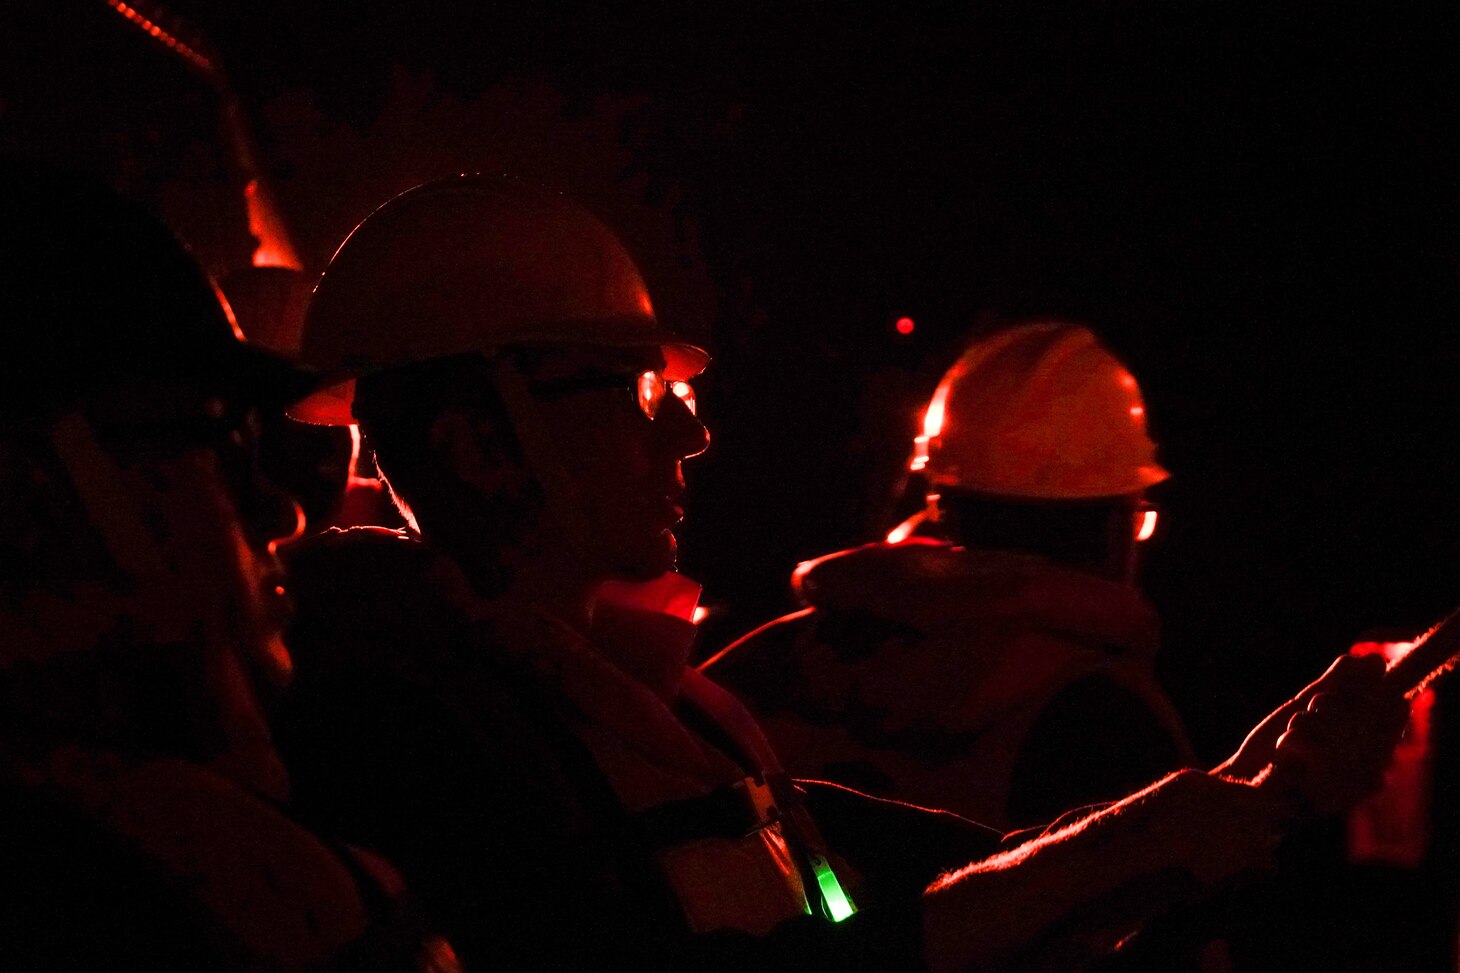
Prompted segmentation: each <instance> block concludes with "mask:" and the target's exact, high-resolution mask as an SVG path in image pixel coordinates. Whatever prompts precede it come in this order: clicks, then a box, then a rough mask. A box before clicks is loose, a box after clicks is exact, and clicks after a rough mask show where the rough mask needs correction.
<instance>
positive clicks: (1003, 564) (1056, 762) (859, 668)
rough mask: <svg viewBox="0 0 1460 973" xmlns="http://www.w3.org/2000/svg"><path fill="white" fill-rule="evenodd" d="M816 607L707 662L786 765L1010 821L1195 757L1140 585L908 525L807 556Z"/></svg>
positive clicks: (1039, 817)
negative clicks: (1161, 675) (860, 543)
mask: <svg viewBox="0 0 1460 973" xmlns="http://www.w3.org/2000/svg"><path fill="white" fill-rule="evenodd" d="M792 583H793V586H794V588H795V590H796V592H797V594H798V596H799V597H800V598H801V599H802V601H803V602H805V603H806V604H807V605H808V607H807V608H806V609H804V610H802V611H800V612H797V613H795V614H792V615H788V616H786V617H784V618H780V619H777V620H775V621H773V622H770V623H768V624H767V625H764V626H762V627H761V628H759V629H757V630H756V631H754V632H751V633H750V634H749V635H747V636H745V637H744V638H742V639H740V640H739V641H737V642H736V643H734V644H732V645H731V646H730V647H728V648H727V649H725V650H724V651H722V652H721V653H719V654H718V655H717V656H715V657H714V658H712V659H711V660H709V661H708V662H706V663H705V664H704V665H703V666H702V669H703V670H704V671H705V672H706V673H707V674H708V675H710V676H711V678H713V679H715V680H716V681H718V682H720V683H721V684H723V685H725V686H727V687H728V688H730V689H731V690H732V691H733V692H736V693H737V694H739V695H740V696H741V698H742V699H743V700H744V701H745V702H746V703H747V704H748V705H750V706H751V708H752V709H753V710H754V711H755V712H756V713H757V715H758V716H759V717H760V719H761V723H762V726H763V728H764V729H765V731H766V733H767V735H768V736H769V737H770V738H771V740H772V743H773V744H774V745H775V747H776V749H777V752H778V753H780V754H781V757H782V759H783V760H784V761H785V763H786V766H787V767H788V768H790V770H791V772H792V773H794V774H796V775H798V776H810V777H824V778H826V779H830V780H836V781H839V782H841V783H845V784H849V785H851V786H854V787H859V788H861V789H864V790H867V791H870V792H871V793H874V794H879V795H882V796H886V797H891V798H895V799H898V800H902V801H907V802H910V803H913V804H917V805H922V806H926V807H939V808H947V809H949V810H952V811H954V812H956V813H958V814H962V815H965V816H968V817H971V818H974V819H975V820H978V821H980V822H983V823H985V824H989V825H992V826H994V827H996V828H1001V829H1013V828H1019V827H1026V826H1029V825H1033V824H1036V823H1038V822H1041V821H1045V820H1048V819H1049V818H1051V817H1053V816H1055V815H1057V814H1059V813H1060V812H1062V811H1065V810H1068V809H1069V808H1071V807H1074V806H1078V805H1081V804H1088V803H1093V802H1097V801H1103V800H1109V799H1114V798H1118V797H1120V796H1121V795H1122V794H1125V793H1129V792H1130V791H1131V790H1134V789H1136V788H1139V787H1141V786H1143V785H1145V784H1149V783H1151V782H1152V781H1154V780H1155V779H1156V778H1158V777H1159V776H1161V775H1162V774H1163V773H1165V772H1167V771H1170V770H1173V769H1175V768H1177V767H1179V766H1182V765H1184V764H1189V763H1190V761H1191V759H1192V755H1191V751H1190V746H1189V744H1188V742H1187V739H1186V735H1185V733H1184V731H1183V729H1182V726H1181V721H1180V719H1179V717H1178V716H1177V714H1176V712H1175V710H1174V708H1173V707H1172V705H1171V703H1170V701H1169V699H1168V698H1167V697H1166V695H1165V693H1164V692H1163V691H1162V690H1161V688H1160V686H1159V685H1158V684H1157V683H1156V680H1155V677H1154V675H1153V672H1152V664H1153V659H1154V656H1155V651H1156V647H1157V621H1156V616H1155V612H1154V610H1153V608H1152V607H1151V605H1150V604H1149V602H1147V601H1146V600H1145V598H1144V597H1142V596H1141V594H1140V593H1139V592H1138V591H1137V590H1136V589H1134V588H1132V587H1130V586H1127V585H1122V584H1118V583H1116V582H1113V581H1109V580H1106V579H1103V578H1100V577H1097V576H1095V575H1092V574H1088V573H1085V572H1081V571H1076V570H1071V569H1067V568H1062V567H1058V566H1055V565H1052V564H1050V563H1049V562H1047V561H1045V560H1043V559H1041V558H1039V557H1036V556H1033V555H1027V554H1022V553H1015V552H1007V551H987V550H969V549H964V548H957V547H951V546H949V545H946V544H941V543H933V542H928V541H922V540H914V541H910V542H905V543H901V544H870V545H867V546H864V547H859V548H855V549H852V550H848V551H842V552H838V553H836V554H831V555H828V556H826V557H822V558H818V559H816V560H814V561H809V562H806V563H804V564H802V565H801V566H800V567H798V568H797V570H796V572H795V574H794V576H793V581H792Z"/></svg>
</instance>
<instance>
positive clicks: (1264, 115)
mask: <svg viewBox="0 0 1460 973" xmlns="http://www.w3.org/2000/svg"><path fill="white" fill-rule="evenodd" d="M25 6H26V8H27V9H22V10H14V9H12V10H10V11H8V12H7V14H6V20H7V29H6V31H5V34H6V36H5V40H4V41H3V43H4V45H5V47H6V48H13V50H10V51H8V52H7V53H6V56H5V57H4V63H3V65H0V85H3V87H0V148H3V149H5V150H8V151H17V152H22V153H25V154H32V155H42V156H46V157H49V158H55V159H59V160H62V161H65V162H68V163H69V164H71V165H73V166H78V167H82V168H89V169H92V170H95V171H98V172H100V173H102V174H103V175H105V176H106V177H107V178H109V179H110V180H112V181H113V182H115V183H117V184H118V185H120V186H122V187H123V188H125V189H126V190H128V191H129V192H132V193H133V194H135V195H138V196H141V197H143V198H144V199H147V200H148V201H149V202H151V203H152V204H153V205H154V206H156V207H157V208H158V209H159V210H160V211H161V212H163V213H164V214H165V215H166V216H167V217H168V218H169V219H170V220H171V222H172V223H173V225H174V226H175V227H176V228H177V229H178V230H179V232H181V233H182V234H183V235H184V236H185V237H186V238H188V239H189V240H190V241H191V242H192V244H193V246H194V247H195V249H196V250H197V252H198V253H199V255H200V256H201V257H202V258H203V259H204V260H205V262H207V263H208V265H209V266H210V267H211V268H212V269H213V270H214V272H215V273H220V274H221V273H225V272H226V271H227V270H229V269H232V268H234V267H237V266H239V265H241V264H242V263H243V262H245V261H246V259H247V252H248V241H247V238H246V236H245V235H244V234H245V230H244V224H243V217H242V209H241V205H240V204H239V202H238V199H239V197H238V188H239V187H238V184H237V178H236V173H233V172H232V171H231V170H230V167H229V164H228V154H227V152H226V151H225V150H224V148H223V147H222V145H221V140H220V138H219V136H218V122H217V102H216V99H215V98H214V96H213V94H212V93H211V92H210V91H209V89H208V88H207V86H206V85H204V84H202V83H201V82H200V81H199V80H198V78H197V77H196V76H195V75H194V74H192V73H191V72H189V71H188V70H187V69H186V68H185V67H183V66H182V65H181V64H180V63H178V62H177V61H175V60H174V59H173V58H171V56H170V55H169V54H168V52H166V51H165V50H164V49H163V48H162V47H161V46H160V45H157V44H154V43H152V42H151V41H150V40H149V39H148V38H146V37H144V36H143V35H141V34H140V33H139V32H137V31H136V30H135V29H134V28H132V27H131V26H130V25H127V24H125V23H123V22H122V20H121V18H120V17H118V16H117V15H116V14H115V13H114V12H113V11H111V10H109V9H107V7H106V5H105V4H104V3H103V2H101V0H96V2H94V3H91V2H80V0H66V2H60V3H54V4H40V3H31V4H27V5H25ZM456 6H457V7H459V8H460V9H453V8H451V7H446V6H444V5H404V4H386V3H382V2H375V0H372V2H364V3H354V4H348V5H344V4H340V5H330V4H303V3H285V2H281V0H255V2H252V3H246V4H245V3H240V2H235V0H211V2H204V0H189V2H182V0H175V2H173V3H170V4H169V7H170V9H171V10H172V12H173V13H174V14H176V15H178V16H180V17H182V18H183V19H184V20H185V21H187V22H188V23H189V24H190V25H191V26H192V28H193V29H195V30H198V31H201V32H203V33H205V34H206V35H207V37H208V39H209V40H210V41H211V43H212V45H213V46H214V47H215V48H217V49H218V50H219V51H220V52H221V54H222V58H223V61H224V63H225V64H226V65H227V67H228V71H229V73H230V76H231V80H232V83H233V87H234V89H235V90H236V92H237V94H238V95H239V97H240V98H241V99H242V101H243V103H244V105H245V107H246V108H247V111H248V114H249V118H250V121H251V124H252V126H253V129H254V131H255V134H256V135H257V137H258V141H259V143H260V146H261V151H262V155H263V158H264V160H265V165H266V167H267V170H268V172H269V174H270V176H271V177H272V178H273V180H274V182H275V185H276V187H277V189H278V192H279V195H280V196H281V198H282V199H283V202H284V204H285V210H286V214H287V215H288V216H289V217H290V219H291V222H292V223H293V225H294V228H295V231H296V233H297V235H298V238H299V241H300V244H301V249H302V251H303V253H304V256H305V259H306V262H307V263H308V264H309V266H310V269H312V270H316V271H317V270H318V269H320V268H321V267H322V266H323V263H324V261H325V260H326V259H327V257H328V255H329V253H330V251H331V249H332V248H333V246H334V245H335V244H336V243H337V242H338V241H339V239H341V238H342V237H343V235H344V233H345V232H346V231H348V229H349V228H350V226H351V225H353V223H354V222H355V221H356V220H358V219H359V218H360V217H361V216H363V215H364V214H365V213H366V212H368V210H369V208H370V207H371V206H372V205H374V204H375V203H378V202H380V201H383V199H385V198H386V197H387V196H389V195H391V194H393V193H394V192H396V191H399V190H401V189H404V188H406V187H408V186H409V185H412V184H413V183H415V182H418V181H421V180H424V179H426V178H430V177H434V176H438V175H442V174H444V173H447V172H450V171H455V170H461V169H466V168H494V167H502V168H507V167H512V168H517V169H519V170H527V172H526V174H529V175H534V176H538V177H540V178H544V179H547V180H548V181H551V182H555V183H558V184H560V185H564V187H565V188H568V189H569V190H570V191H575V192H577V193H579V194H580V195H582V196H584V197H585V198H586V199H588V200H589V201H590V202H592V203H594V204H596V205H597V206H598V207H599V209H600V210H601V211H602V212H604V213H605V214H606V215H608V216H609V218H610V220H611V221H614V216H615V214H617V215H618V216H620V217H621V219H619V220H617V221H616V223H617V225H619V226H620V227H621V228H623V230H624V232H625V235H626V236H627V237H628V238H629V240H630V243H631V245H632V246H634V247H635V248H636V249H637V250H638V251H639V254H640V256H641V258H642V260H643V262H644V264H645V266H646V272H647V274H648V276H649V277H650V284H651V288H653V289H654V291H655V293H656V295H657V297H658V303H659V305H660V308H661V312H662V314H663V315H664V316H665V317H669V318H672V319H674V320H675V322H676V323H677V324H678V325H679V326H681V327H683V328H684V329H686V330H688V331H691V332H693V333H696V334H700V335H703V336H706V337H707V340H709V341H710V342H711V343H712V344H713V346H714V347H715V349H716V350H717V351H718V353H719V358H718V361H717V364H716V365H715V366H714V368H713V370H712V371H711V372H710V373H709V374H707V376H706V377H705V378H704V380H703V383H702V391H701V395H700V399H701V412H702V415H703V416H704V417H705V419H706V421H707V423H708V424H709V425H710V427H711V430H712V432H713V433H714V434H715V436H716V442H715V445H714V446H713V448H712V452H711V453H710V454H709V455H708V456H706V457H704V458H703V459H702V460H700V461H697V462H696V463H694V464H692V466H691V468H690V470H689V474H690V477H691V487H692V491H693V492H692V495H691V498H690V499H691V514H690V519H689V520H688V522H687V523H686V525H685V528H684V532H683V545H682V550H683V562H684V565H685V569H686V571H687V572H688V573H690V574H691V575H693V576H695V577H697V578H698V579H700V580H702V581H704V582H705V583H706V585H707V596H708V598H709V599H710V600H711V601H712V602H714V603H717V604H719V605H722V606H724V608H725V612H724V614H722V615H721V616H720V617H719V618H718V619H717V620H716V621H715V622H713V623H712V624H711V625H710V626H708V628H707V632H706V637H707V640H708V641H710V642H711V643H712V645H711V646H710V647H714V644H715V643H723V641H724V640H725V639H727V638H729V637H732V636H734V635H736V634H739V632H741V631H744V630H745V629H746V628H748V627H750V626H751V625H754V624H757V623H758V622H760V621H763V620H765V619H767V618H769V617H772V616H773V615H775V614H777V613H779V612H780V611H782V610H784V609H785V608H787V607H789V594H788V593H787V590H786V577H787V574H788V572H789V570H790V568H791V567H792V566H793V565H794V564H795V562H796V561H798V560H800V559H802V558H805V557H809V556H812V555H816V554H819V553H825V552H827V551H830V550H833V549H836V548H838V547H841V546H846V545H849V544H853V543H858V542H862V541H866V540H870V539H873V538H875V537H876V536H877V535H878V534H879V533H880V532H881V531H884V530H885V529H886V527H887V526H889V525H890V522H889V518H890V517H891V515H892V508H893V500H892V494H893V491H894V490H895V488H896V487H897V477H898V469H899V465H900V464H901V463H902V462H903V461H904V460H905V457H906V451H907V448H908V440H909V439H910V437H911V435H912V430H913V425H914V422H915V420H916V417H917V414H918V410H919V407H920V401H919V400H920V399H923V398H924V397H925V396H926V395H927V394H928V393H929V392H930V391H931V388H932V385H933V383H934V382H935V380H936V377H937V375H938V374H939V373H940V372H941V370H942V369H943V368H944V367H945V366H946V365H947V364H948V363H949V362H950V361H951V358H952V356H953V354H954V352H955V350H956V348H957V345H958V342H959V341H960V339H961V338H962V337H963V336H964V335H965V334H966V332H967V330H968V329H969V328H970V327H971V326H972V325H974V323H975V322H976V321H979V320H984V321H987V320H989V319H993V318H997V317H999V316H1013V315H1020V314H1027V313H1041V312H1051V313H1061V314H1068V315H1075V316H1078V317H1082V318H1085V319H1086V320H1088V321H1090V322H1092V323H1093V324H1094V325H1095V326H1096V328H1097V329H1098V330H1099V331H1100V332H1101V333H1102V334H1103V335H1104V336H1105V337H1106V339H1107V340H1108V341H1109V343H1110V344H1111V345H1112V346H1113V347H1114V348H1115V349H1117V350H1118V351H1119V352H1120V353H1121V354H1122V355H1123V356H1124V357H1125V358H1126V359H1127V361H1128V362H1129V363H1130V365H1131V366H1132V368H1133V370H1134V371H1135V373H1136V375H1137V376H1138V377H1139V378H1140V380H1141V382H1142V384H1143V386H1144V388H1145V391H1146V395H1147V404H1148V407H1149V414H1150V416H1151V419H1152V424H1153V430H1154V433H1155V435H1156V438H1157V439H1158V440H1159V441H1160V442H1161V444H1162V447H1163V452H1162V456H1163V461H1164V463H1165V465H1166V466H1167V467H1168V468H1169V469H1171V470H1172V471H1173V473H1174V478H1173V479H1172V481H1171V482H1170V483H1169V484H1168V485H1167V487H1166V488H1165V489H1164V490H1163V493H1162V495H1161V496H1160V498H1159V499H1160V500H1161V502H1162V504H1163V506H1164V509H1165V510H1166V512H1167V520H1166V525H1167V527H1166V530H1165V534H1164V537H1163V538H1162V541H1161V543H1160V545H1159V547H1158V548H1157V549H1156V550H1155V551H1154V552H1153V554H1152V556H1151V558H1150V561H1149V565H1148V570H1147V584H1148V588H1149V590H1150V591H1151V593H1152V594H1153V596H1154V597H1155V599H1156V600H1157V603H1158V604H1159V606H1160V607H1161V609H1162V612H1163V616H1164V618H1165V622H1166V628H1167V640H1166V641H1167V648H1166V650H1165V654H1164V659H1163V663H1162V664H1163V675H1164V676H1165V677H1166V679H1167V680H1168V682H1169V683H1170V685H1171V688H1172V689H1173V691H1174V692H1175V694H1176V696H1177V699H1178V702H1179V703H1180V704H1181V705H1182V707H1183V709H1184V710H1185V712H1186V713H1187V715H1188V718H1189V719H1190V720H1191V722H1192V724H1193V729H1194V730H1195V731H1196V732H1197V737H1198V741H1199V743H1201V744H1202V745H1203V747H1204V748H1208V749H1210V750H1211V752H1212V753H1213V754H1214V755H1215V754H1216V753H1218V752H1220V751H1221V749H1222V748H1223V747H1226V746H1229V745H1230V744H1231V743H1232V742H1234V741H1233V736H1234V734H1236V733H1237V732H1239V731H1240V729H1241V727H1242V726H1244V725H1246V723H1247V722H1248V721H1249V719H1250V718H1251V717H1253V716H1255V715H1257V714H1259V713H1261V712H1263V711H1265V710H1266V709H1267V708H1269V706H1270V705H1271V704H1272V703H1274V702H1275V701H1276V700H1277V699H1278V698H1280V697H1281V696H1282V695H1283V694H1284V693H1285V691H1287V690H1289V689H1291V688H1294V687H1295V686H1296V685H1298V684H1300V683H1301V682H1303V681H1306V679H1307V678H1309V677H1310V676H1311V675H1313V674H1315V673H1316V669H1317V668H1318V667H1319V666H1320V665H1321V663H1322V661H1323V660H1325V659H1326V658H1328V657H1329V656H1331V655H1332V654H1333V653H1334V652H1336V651H1339V650H1341V649H1342V648H1343V647H1344V646H1345V645H1346V644H1347V642H1348V641H1349V640H1351V639H1352V638H1354V637H1356V636H1358V635H1359V634H1361V633H1363V632H1364V631H1366V630H1370V629H1375V628H1397V629H1401V630H1402V629H1409V630H1413V629H1416V628H1419V627H1421V626H1423V625H1425V624H1427V623H1429V622H1430V621H1432V620H1434V619H1435V618H1436V617H1438V616H1439V615H1440V614H1442V613H1443V612H1444V611H1446V610H1447V609H1449V608H1450V607H1453V606H1454V605H1455V604H1456V603H1457V602H1460V460H1457V456H1460V448H1457V447H1460V436H1457V419H1460V401H1457V393H1456V387H1455V383H1454V381H1453V375H1454V372H1455V370H1456V368H1457V366H1460V339H1457V336H1456V331H1455V322H1456V320H1457V311H1460V308H1457V300H1456V279H1457V278H1456V270H1457V267H1460V263H1457V257H1460V254H1457V247H1456V235H1455V229H1454V228H1455V227H1456V225H1457V216H1460V214H1457V206H1456V203H1457V200H1456V192H1455V190H1456V183H1455V171H1456V170H1455V161H1456V160H1455V151H1454V150H1455V125H1454V122H1455V108H1456V95H1457V91H1460V86H1457V80H1460V79H1457V63H1460V61H1457V57H1456V53H1457V51H1456V38H1457V32H1456V28H1457V22H1456V20H1457V18H1456V13H1455V11H1454V9H1453V8H1452V7H1450V6H1448V5H1445V4H1434V3H1411V2H1386V3H1377V2H1375V3H1349V4H1336V5H1335V4H1259V3H1222V4H1218V3H1189V4H1157V3H1135V2H1132V3H1111V4H1086V5H1070V6H1069V8H1068V9H1064V8H1061V7H1059V6H1055V5H1051V6H1043V5H1032V4H1014V3H998V4H968V5H963V7H962V9H961V10H957V11H954V12H945V13H942V14H938V15H933V14H929V13H922V12H917V11H915V10H912V9H904V10H900V11H896V12H894V11H893V10H892V9H891V5H885V6H880V7H874V6H872V5H842V6H841V8H840V9H836V8H833V7H831V6H827V7H825V8H823V9H821V10H813V9H812V8H811V6H810V5H806V6H799V5H787V4H735V5H728V4H700V5H684V4H643V5H640V6H612V7H610V6H608V5H594V6H584V7H581V8H580V7H577V6H575V5H565V4H540V5H529V4H521V5H513V4H470V5H468V4H460V5H456ZM947 9H949V10H952V9H953V8H952V7H951V5H950V6H948V7H947ZM691 11H693V15H692V16H691ZM11 232H24V229H23V228H14V227H12V228H11ZM904 314H905V315H909V316H911V317H913V318H914V319H916V321H917V330H916V331H915V332H914V334H913V335H911V336H908V337H902V336H899V335H897V334H896V333H895V331H894V330H893V328H892V322H893V321H894V320H895V319H896V318H897V317H898V316H900V315H904ZM9 326H11V327H15V326H18V325H16V324H15V323H11V324H10V325H9Z"/></svg>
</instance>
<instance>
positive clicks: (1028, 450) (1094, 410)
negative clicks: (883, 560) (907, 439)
mask: <svg viewBox="0 0 1460 973" xmlns="http://www.w3.org/2000/svg"><path fill="white" fill-rule="evenodd" d="M912 469H913V470H914V471H921V472H922V473H923V474H924V475H925V476H926V477H927V479H928V480H929V482H930V484H931V488H932V490H933V491H934V493H935V494H937V495H939V496H940V500H939V506H940V507H941V508H942V509H943V510H944V511H946V512H947V514H948V515H949V516H948V520H949V521H950V524H949V526H950V527H951V528H952V529H953V530H954V531H955V532H956V536H957V539H958V540H960V541H961V542H962V543H966V544H971V545H978V546H987V547H999V548H1012V549H1021V550H1031V551H1036V552H1038V553H1041V554H1045V555H1046V556H1049V557H1052V558H1054V559H1055V560H1058V561H1061V562H1064V563H1068V564H1073V565H1079V566H1099V565H1102V564H1105V563H1107V561H1109V559H1110V558H1111V552H1112V551H1113V550H1115V551H1120V550H1123V549H1124V548H1126V547H1127V546H1128V545H1129V542H1130V528H1129V524H1130V520H1129V515H1130V513H1131V512H1132V510H1133V508H1134V505H1135V502H1136V501H1137V500H1138V499H1139V497H1140V496H1141V494H1143V493H1144V491H1145V490H1146V489H1147V488H1149V487H1151V486H1153V485H1155V484H1157V483H1160V482H1161V481H1163V480H1165V479H1166V478H1167V476H1168V475H1169V474H1167V472H1166V471H1165V470H1164V469H1163V468H1162V467H1161V466H1160V465H1159V464H1158V463H1157V462H1156V446H1155V443H1154V442H1152V441H1151V438H1150V436H1149V435H1148V434H1147V431H1146V409H1145V403H1144V402H1143V400H1142V398H1141V391H1140V387H1139V385H1138V384H1137V383H1136V380H1135V377H1134V376H1133V375H1131V373H1130V371H1129V370H1127V369H1126V367H1125V366H1124V365H1123V364H1121V362H1120V361H1119V360H1118V359H1117V358H1116V357H1115V356H1114V355H1113V354H1111V353H1110V351H1109V350H1107V349H1106V348H1105V347H1104V346H1103V345H1101V343H1100V342H1099V340H1098V339H1097V338H1096V337H1095V334H1094V333H1093V332H1092V331H1091V330H1090V328H1088V327H1087V326H1085V325H1083V324H1079V323H1076V322H1071V321H1064V320H1059V319H1039V320H1034V321H1028V322H1024V323H1020V324H1016V325H1013V326H1011V327H1008V328H1005V329H1002V330H1000V331H997V332H995V333H994V334H991V335H988V336H986V337H983V338H980V339H978V340H976V341H974V342H973V343H971V344H970V345H969V346H968V347H967V348H966V349H965V350H964V352H963V354H962V355H961V356H960V357H959V359H958V361H957V362H956V363H955V364H954V365H953V366H952V367H951V368H950V369H949V370H948V371H947V372H946V373H945V374H944V376H943V379H942V381H941V382H939V384H938V387H937V390H936V391H935V392H934V393H933V397H932V399H931V401H930V402H929V404H928V409H927V412H926V413H925V415H924V422H923V435H922V436H920V437H918V440H917V442H916V444H915V455H914V459H913V462H912ZM1125 560H1127V559H1126V558H1125V557H1124V556H1123V555H1120V556H1117V557H1116V561H1117V562H1120V563H1124V562H1125ZM1120 570H1121V571H1123V570H1124V569H1123V568H1122V569H1120Z"/></svg>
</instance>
